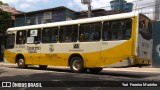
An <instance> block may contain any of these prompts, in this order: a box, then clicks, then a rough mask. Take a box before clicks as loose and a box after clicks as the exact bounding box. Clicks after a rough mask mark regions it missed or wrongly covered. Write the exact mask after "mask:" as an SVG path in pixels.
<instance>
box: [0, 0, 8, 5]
mask: <svg viewBox="0 0 160 90" xmlns="http://www.w3.org/2000/svg"><path fill="white" fill-rule="evenodd" d="M0 5H7V6H8V4H7V3H3V2H2V1H0Z"/></svg>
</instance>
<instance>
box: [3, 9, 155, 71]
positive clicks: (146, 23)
mask: <svg viewBox="0 0 160 90" xmlns="http://www.w3.org/2000/svg"><path fill="white" fill-rule="evenodd" d="M151 29H152V27H151V20H150V19H149V18H147V17H146V16H144V15H142V14H139V13H137V12H130V13H122V14H115V15H108V16H101V17H93V18H86V19H79V20H72V21H63V22H56V23H47V24H40V25H30V26H23V27H15V28H9V29H8V30H7V32H6V33H7V34H6V36H7V38H6V39H7V40H6V49H5V52H4V55H5V59H6V60H7V61H9V62H10V63H17V65H18V67H20V68H25V67H27V65H39V67H40V68H41V69H45V68H47V66H48V65H53V66H69V67H70V69H71V71H72V72H76V73H79V72H85V71H86V70H87V69H89V71H90V72H92V73H98V72H100V71H101V70H102V69H103V68H104V67H125V66H134V65H149V64H151V60H152V57H151V56H152V31H151Z"/></svg>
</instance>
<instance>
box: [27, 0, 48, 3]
mask: <svg viewBox="0 0 160 90" xmlns="http://www.w3.org/2000/svg"><path fill="white" fill-rule="evenodd" d="M25 1H26V2H27V3H38V2H44V3H47V2H49V0H25Z"/></svg>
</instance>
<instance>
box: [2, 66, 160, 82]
mask: <svg viewBox="0 0 160 90" xmlns="http://www.w3.org/2000/svg"><path fill="white" fill-rule="evenodd" d="M0 81H82V82H84V81H105V82H106V81H160V68H150V67H145V68H137V67H131V68H105V69H103V71H102V72H100V73H99V74H91V73H89V72H87V73H80V74H77V73H71V71H70V69H69V68H66V67H51V66H50V67H48V68H47V69H46V70H40V69H39V68H38V67H37V66H30V67H28V68H27V69H19V68H17V66H16V65H15V64H6V63H0Z"/></svg>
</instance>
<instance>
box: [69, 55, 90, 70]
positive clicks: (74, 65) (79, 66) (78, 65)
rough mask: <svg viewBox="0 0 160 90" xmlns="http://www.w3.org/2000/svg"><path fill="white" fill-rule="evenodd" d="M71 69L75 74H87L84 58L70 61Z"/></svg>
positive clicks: (75, 58) (74, 58)
mask: <svg viewBox="0 0 160 90" xmlns="http://www.w3.org/2000/svg"><path fill="white" fill-rule="evenodd" d="M70 69H71V71H72V72H74V73H82V72H86V71H87V69H86V68H84V63H83V60H82V58H80V57H73V58H72V59H71V61H70Z"/></svg>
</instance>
